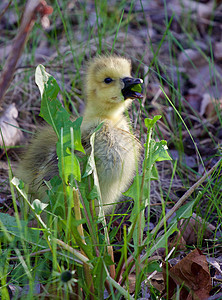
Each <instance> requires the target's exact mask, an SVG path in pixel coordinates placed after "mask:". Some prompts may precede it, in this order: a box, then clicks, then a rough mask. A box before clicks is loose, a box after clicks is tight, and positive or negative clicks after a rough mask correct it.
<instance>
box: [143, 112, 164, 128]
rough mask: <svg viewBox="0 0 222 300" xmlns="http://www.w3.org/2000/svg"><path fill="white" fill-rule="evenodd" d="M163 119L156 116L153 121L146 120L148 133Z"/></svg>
mask: <svg viewBox="0 0 222 300" xmlns="http://www.w3.org/2000/svg"><path fill="white" fill-rule="evenodd" d="M161 118H162V117H161V116H160V115H157V116H154V117H153V119H149V118H146V119H145V120H144V124H145V126H146V128H147V129H148V131H149V130H150V129H152V128H153V127H154V125H155V124H156V122H157V121H158V120H159V119H161Z"/></svg>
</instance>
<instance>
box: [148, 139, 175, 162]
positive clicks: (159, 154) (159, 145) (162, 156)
mask: <svg viewBox="0 0 222 300" xmlns="http://www.w3.org/2000/svg"><path fill="white" fill-rule="evenodd" d="M167 149H168V147H167V142H166V141H164V140H162V141H160V142H156V141H154V140H151V141H150V151H149V156H151V159H150V160H149V162H150V165H149V166H148V167H151V166H152V165H153V164H154V163H155V162H157V161H163V160H172V158H171V157H170V155H169V154H168V152H167Z"/></svg>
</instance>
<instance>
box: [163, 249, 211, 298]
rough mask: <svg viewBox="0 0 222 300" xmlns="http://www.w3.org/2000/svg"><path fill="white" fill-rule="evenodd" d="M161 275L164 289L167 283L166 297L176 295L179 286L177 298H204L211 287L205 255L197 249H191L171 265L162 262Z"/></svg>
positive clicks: (207, 295)
mask: <svg viewBox="0 0 222 300" xmlns="http://www.w3.org/2000/svg"><path fill="white" fill-rule="evenodd" d="M163 276H164V282H165V291H166V286H167V285H168V289H167V291H168V295H167V296H168V298H171V297H173V296H177V297H178V294H177V293H178V289H177V288H178V287H179V296H180V297H179V299H181V300H192V299H195V300H197V299H198V300H200V299H201V300H205V299H208V297H209V293H210V291H211V289H212V284H211V276H210V272H209V269H208V263H207V260H206V256H205V255H203V254H202V252H201V251H200V250H199V249H195V250H193V251H192V252H191V253H190V254H188V255H187V256H186V257H185V258H183V259H182V260H181V261H180V262H179V263H177V264H176V265H175V266H173V267H171V266H170V265H169V264H168V265H167V264H166V263H164V264H163ZM167 277H168V278H167Z"/></svg>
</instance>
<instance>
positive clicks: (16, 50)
mask: <svg viewBox="0 0 222 300" xmlns="http://www.w3.org/2000/svg"><path fill="white" fill-rule="evenodd" d="M52 11H53V9H52V7H51V6H48V5H47V3H46V2H45V1H44V0H29V1H28V3H27V5H26V8H25V11H24V14H23V18H22V22H21V25H20V28H19V31H18V34H17V36H16V37H15V39H14V41H13V44H12V48H11V51H10V54H9V56H8V58H7V60H6V63H5V66H4V69H3V71H2V74H1V78H0V106H1V105H2V102H3V99H4V95H5V93H6V91H7V89H8V87H9V85H10V83H11V81H12V78H13V74H14V72H15V68H16V64H17V62H18V60H19V58H20V56H21V54H22V51H23V49H24V46H25V43H26V41H27V39H28V36H29V34H30V32H31V30H32V27H33V25H34V23H35V20H36V19H37V16H38V15H40V16H41V18H43V17H44V18H45V17H46V16H47V15H49V14H51V13H52Z"/></svg>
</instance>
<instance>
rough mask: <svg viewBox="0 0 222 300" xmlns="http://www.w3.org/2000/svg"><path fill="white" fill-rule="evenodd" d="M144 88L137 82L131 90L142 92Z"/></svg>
mask: <svg viewBox="0 0 222 300" xmlns="http://www.w3.org/2000/svg"><path fill="white" fill-rule="evenodd" d="M142 89H143V88H142V86H141V84H135V85H134V86H133V87H132V88H131V91H134V92H138V93H141V92H142Z"/></svg>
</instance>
